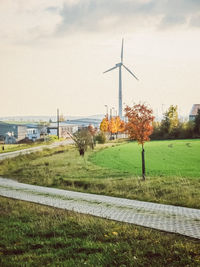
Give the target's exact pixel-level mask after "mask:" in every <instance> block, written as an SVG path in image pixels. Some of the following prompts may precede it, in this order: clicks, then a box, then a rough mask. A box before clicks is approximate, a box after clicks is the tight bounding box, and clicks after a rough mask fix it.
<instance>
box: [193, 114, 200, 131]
mask: <svg viewBox="0 0 200 267" xmlns="http://www.w3.org/2000/svg"><path fill="white" fill-rule="evenodd" d="M194 132H195V133H196V134H197V135H199V134H200V109H198V112H197V115H196V117H195V120H194Z"/></svg>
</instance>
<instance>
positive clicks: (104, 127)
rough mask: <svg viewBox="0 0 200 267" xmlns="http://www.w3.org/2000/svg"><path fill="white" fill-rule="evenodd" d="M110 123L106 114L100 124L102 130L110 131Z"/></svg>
mask: <svg viewBox="0 0 200 267" xmlns="http://www.w3.org/2000/svg"><path fill="white" fill-rule="evenodd" d="M108 125H109V120H108V117H107V116H106V117H105V118H103V120H102V122H101V124H100V130H101V131H102V132H104V133H105V132H108V131H109V129H108Z"/></svg>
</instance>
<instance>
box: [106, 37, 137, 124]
mask: <svg viewBox="0 0 200 267" xmlns="http://www.w3.org/2000/svg"><path fill="white" fill-rule="evenodd" d="M123 50H124V39H122V48H121V62H120V63H117V64H116V65H115V66H114V67H113V68H111V69H109V70H106V71H104V72H103V73H106V72H109V71H111V70H114V69H116V68H119V117H120V118H121V119H122V67H124V68H125V69H126V70H127V71H128V72H129V73H130V74H131V75H132V76H133V77H134V78H135V79H136V80H138V78H137V77H136V76H135V75H134V74H133V73H132V71H130V70H129V69H128V68H127V67H126V66H125V65H124V64H123V53H124V51H123Z"/></svg>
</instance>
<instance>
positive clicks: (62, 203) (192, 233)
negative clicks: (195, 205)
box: [0, 178, 200, 239]
mask: <svg viewBox="0 0 200 267" xmlns="http://www.w3.org/2000/svg"><path fill="white" fill-rule="evenodd" d="M0 195H1V196H5V197H10V198H14V199H20V200H25V201H30V202H34V203H39V204H43V205H48V206H52V207H56V208H61V209H66V210H72V211H75V212H79V213H84V214H90V215H94V216H98V217H102V218H106V219H112V220H116V221H121V222H128V223H133V224H136V225H141V226H145V227H150V228H154V229H158V230H162V231H166V232H172V233H178V234H181V235H186V236H189V237H193V238H197V239H200V210H199V209H191V208H184V207H178V206H172V205H162V204H155V203H151V202H142V201H136V200H130V199H124V198H116V197H109V196H102V195H95V194H86V193H80V192H73V191H67V190H61V189H55V188H48V187H42V186H35V185H29V184H23V183H18V182H16V181H14V180H10V179H6V178H0Z"/></svg>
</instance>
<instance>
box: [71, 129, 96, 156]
mask: <svg viewBox="0 0 200 267" xmlns="http://www.w3.org/2000/svg"><path fill="white" fill-rule="evenodd" d="M69 135H70V136H71V138H72V139H73V140H74V142H75V145H76V147H77V149H78V151H79V154H80V156H84V155H85V151H87V148H88V146H89V147H90V148H92V147H93V139H92V135H91V134H90V132H89V131H88V129H82V130H80V131H78V132H76V133H74V134H73V135H72V134H70V133H69Z"/></svg>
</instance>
